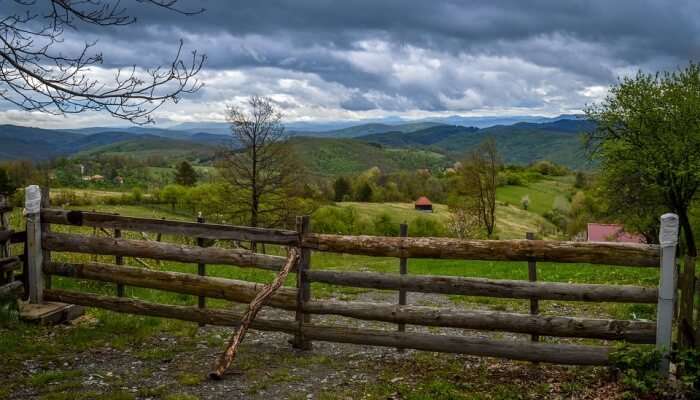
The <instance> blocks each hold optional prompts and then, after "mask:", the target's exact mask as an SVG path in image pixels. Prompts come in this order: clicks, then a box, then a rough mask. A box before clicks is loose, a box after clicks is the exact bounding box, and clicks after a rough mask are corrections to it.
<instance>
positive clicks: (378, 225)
mask: <svg viewBox="0 0 700 400" xmlns="http://www.w3.org/2000/svg"><path fill="white" fill-rule="evenodd" d="M373 225H374V234H375V235H380V236H398V235H399V224H398V223H396V222H394V221H393V220H392V219H391V216H390V215H389V214H388V213H381V214H379V215H377V216H376V217H374V220H373Z"/></svg>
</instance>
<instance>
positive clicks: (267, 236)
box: [41, 209, 299, 245]
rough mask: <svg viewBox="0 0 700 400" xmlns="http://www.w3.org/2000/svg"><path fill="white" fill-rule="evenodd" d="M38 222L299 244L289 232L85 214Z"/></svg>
mask: <svg viewBox="0 0 700 400" xmlns="http://www.w3.org/2000/svg"><path fill="white" fill-rule="evenodd" d="M41 219H42V221H44V222H47V223H51V224H60V225H73V226H89V227H95V228H104V229H121V230H124V231H136V232H150V233H160V234H166V235H167V234H171V235H182V236H189V237H195V238H202V239H216V240H241V241H252V242H258V243H272V244H281V245H297V244H298V242H299V235H298V234H297V232H296V231H291V230H284V229H264V228H252V227H247V226H232V225H221V224H210V223H198V222H187V221H173V220H164V219H152V218H136V217H126V216H122V215H114V214H108V213H98V212H87V211H69V210H60V209H43V210H41Z"/></svg>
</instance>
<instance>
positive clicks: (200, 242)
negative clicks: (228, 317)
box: [197, 212, 207, 326]
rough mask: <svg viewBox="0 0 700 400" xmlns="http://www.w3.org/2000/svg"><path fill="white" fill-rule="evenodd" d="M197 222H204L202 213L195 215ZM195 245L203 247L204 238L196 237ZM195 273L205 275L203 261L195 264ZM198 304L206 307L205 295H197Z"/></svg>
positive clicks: (205, 266) (200, 324)
mask: <svg viewBox="0 0 700 400" xmlns="http://www.w3.org/2000/svg"><path fill="white" fill-rule="evenodd" d="M197 222H198V223H200V224H203V223H204V217H203V216H202V213H201V212H200V213H199V215H197ZM197 246H199V247H203V246H204V238H201V237H198V238H197ZM197 274H198V275H199V276H206V275H207V265H206V264H203V263H199V264H197ZM197 300H198V304H197V306H198V307H199V308H206V307H207V298H206V297H205V296H199V297H198V299H197ZM204 325H205V324H204V323H203V322H200V323H199V326H204Z"/></svg>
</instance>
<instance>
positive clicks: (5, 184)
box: [0, 168, 17, 196]
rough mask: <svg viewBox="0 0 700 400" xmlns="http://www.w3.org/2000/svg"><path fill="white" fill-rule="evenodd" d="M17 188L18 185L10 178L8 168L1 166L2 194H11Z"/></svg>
mask: <svg viewBox="0 0 700 400" xmlns="http://www.w3.org/2000/svg"><path fill="white" fill-rule="evenodd" d="M15 190H17V186H16V185H15V184H14V183H13V182H12V180H11V179H10V175H9V174H8V173H7V170H5V169H4V168H0V195H3V196H10V195H12V194H13V193H14V192H15Z"/></svg>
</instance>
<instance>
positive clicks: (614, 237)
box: [586, 223, 645, 243]
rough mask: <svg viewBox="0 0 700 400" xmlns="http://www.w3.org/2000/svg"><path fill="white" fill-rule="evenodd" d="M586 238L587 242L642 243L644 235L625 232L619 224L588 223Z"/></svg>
mask: <svg viewBox="0 0 700 400" xmlns="http://www.w3.org/2000/svg"><path fill="white" fill-rule="evenodd" d="M586 240H587V241H589V242H621V243H644V242H645V240H644V237H643V236H642V235H638V234H635V233H629V232H625V231H624V228H623V227H622V225H619V224H595V223H591V224H588V229H587V231H586Z"/></svg>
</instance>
